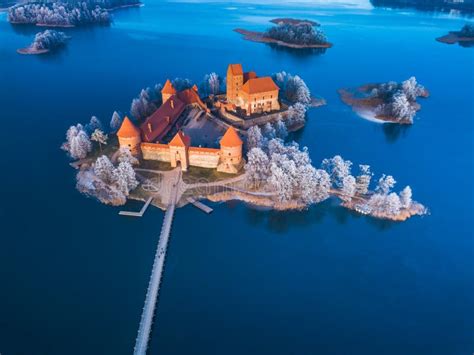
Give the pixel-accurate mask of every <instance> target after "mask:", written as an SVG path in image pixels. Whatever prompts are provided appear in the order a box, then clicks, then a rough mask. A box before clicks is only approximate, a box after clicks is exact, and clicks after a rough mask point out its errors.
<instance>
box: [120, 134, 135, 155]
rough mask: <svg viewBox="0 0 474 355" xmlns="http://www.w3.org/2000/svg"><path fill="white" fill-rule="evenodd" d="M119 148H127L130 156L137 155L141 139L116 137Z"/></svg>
mask: <svg viewBox="0 0 474 355" xmlns="http://www.w3.org/2000/svg"><path fill="white" fill-rule="evenodd" d="M118 140H119V146H120V148H124V147H125V148H128V149H129V150H130V151H131V152H132V154H138V151H139V147H140V142H141V139H140V137H139V136H137V137H118Z"/></svg>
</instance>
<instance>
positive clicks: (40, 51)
mask: <svg viewBox="0 0 474 355" xmlns="http://www.w3.org/2000/svg"><path fill="white" fill-rule="evenodd" d="M16 52H17V53H18V54H23V55H38V54H46V53H49V52H51V50H50V49H34V48H33V47H25V48H20V49H17V50H16Z"/></svg>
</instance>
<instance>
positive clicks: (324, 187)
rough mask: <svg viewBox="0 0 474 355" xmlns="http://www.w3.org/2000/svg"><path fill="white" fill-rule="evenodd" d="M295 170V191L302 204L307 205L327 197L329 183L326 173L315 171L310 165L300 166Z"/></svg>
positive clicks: (319, 170)
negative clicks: (296, 171) (298, 193)
mask: <svg viewBox="0 0 474 355" xmlns="http://www.w3.org/2000/svg"><path fill="white" fill-rule="evenodd" d="M297 169H298V179H297V189H299V191H300V199H301V201H302V202H304V203H305V204H307V205H309V204H313V203H318V202H321V201H324V200H325V199H327V198H328V197H329V190H330V188H331V181H330V177H329V175H328V173H327V172H326V171H324V170H321V169H315V168H314V167H313V166H312V165H311V164H304V165H301V166H299V167H298V168H297Z"/></svg>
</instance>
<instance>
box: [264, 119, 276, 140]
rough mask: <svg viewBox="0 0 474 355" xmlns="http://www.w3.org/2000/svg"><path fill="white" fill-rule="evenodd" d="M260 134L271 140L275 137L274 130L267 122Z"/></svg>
mask: <svg viewBox="0 0 474 355" xmlns="http://www.w3.org/2000/svg"><path fill="white" fill-rule="evenodd" d="M262 134H263V135H264V136H265V138H268V139H273V138H276V137H277V133H276V129H275V127H273V125H272V124H271V123H270V122H267V123H266V124H265V125H264V126H263V129H262Z"/></svg>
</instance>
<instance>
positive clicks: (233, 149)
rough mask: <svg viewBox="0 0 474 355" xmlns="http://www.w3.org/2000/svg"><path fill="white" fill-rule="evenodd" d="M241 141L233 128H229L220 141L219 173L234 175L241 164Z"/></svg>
mask: <svg viewBox="0 0 474 355" xmlns="http://www.w3.org/2000/svg"><path fill="white" fill-rule="evenodd" d="M242 144H243V142H242V139H240V137H239V135H238V133H237V131H236V130H235V128H234V127H229V128H228V129H227V131H226V132H225V134H224V136H223V137H222V139H221V141H220V145H221V163H220V166H219V167H218V170H219V171H223V172H228V173H236V172H237V171H238V169H239V167H240V164H241V163H242Z"/></svg>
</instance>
